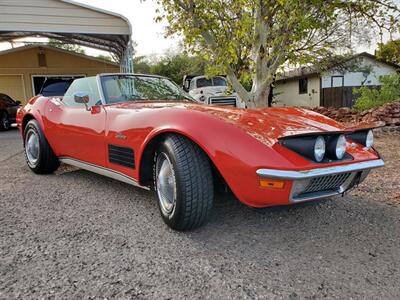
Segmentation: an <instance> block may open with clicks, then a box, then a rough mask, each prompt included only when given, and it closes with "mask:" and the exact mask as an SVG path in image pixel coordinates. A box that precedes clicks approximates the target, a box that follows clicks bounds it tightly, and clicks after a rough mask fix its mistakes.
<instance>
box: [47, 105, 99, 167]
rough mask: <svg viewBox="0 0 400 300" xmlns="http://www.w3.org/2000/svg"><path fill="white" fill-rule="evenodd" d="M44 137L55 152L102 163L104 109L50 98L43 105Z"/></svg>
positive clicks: (58, 154) (97, 163)
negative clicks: (64, 102)
mask: <svg viewBox="0 0 400 300" xmlns="http://www.w3.org/2000/svg"><path fill="white" fill-rule="evenodd" d="M45 122H47V124H45V126H46V128H47V138H48V140H49V142H50V144H51V145H52V147H53V148H54V149H53V150H54V151H55V152H56V155H57V156H59V157H61V156H67V157H72V158H75V159H79V160H82V161H84V162H89V163H93V164H96V165H100V166H105V164H106V159H105V151H106V150H105V141H104V139H105V123H106V112H105V110H104V109H103V108H102V107H101V106H93V107H92V111H87V110H86V109H85V107H81V106H77V107H72V106H65V105H64V104H62V103H61V102H60V101H57V100H56V99H51V100H50V101H49V102H48V105H47V107H46V120H45Z"/></svg>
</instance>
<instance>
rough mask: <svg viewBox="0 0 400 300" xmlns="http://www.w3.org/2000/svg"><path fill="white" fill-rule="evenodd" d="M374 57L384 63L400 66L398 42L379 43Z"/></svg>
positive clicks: (399, 43) (399, 44)
mask: <svg viewBox="0 0 400 300" xmlns="http://www.w3.org/2000/svg"><path fill="white" fill-rule="evenodd" d="M376 56H377V57H378V58H379V59H382V60H384V61H387V62H392V63H394V64H400V40H393V41H389V42H387V43H386V44H384V43H379V44H378V49H377V51H376Z"/></svg>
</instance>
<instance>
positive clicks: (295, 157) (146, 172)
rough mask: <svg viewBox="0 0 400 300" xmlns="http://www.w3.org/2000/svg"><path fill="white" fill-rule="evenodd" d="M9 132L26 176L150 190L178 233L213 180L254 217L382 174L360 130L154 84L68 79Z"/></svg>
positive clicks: (197, 220) (195, 215)
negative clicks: (15, 132)
mask: <svg viewBox="0 0 400 300" xmlns="http://www.w3.org/2000/svg"><path fill="white" fill-rule="evenodd" d="M17 123H18V126H19V128H20V130H21V133H22V136H23V141H24V146H25V155H26V160H27V164H28V166H29V168H30V169H31V170H32V171H33V172H35V173H38V174H47V173H52V172H54V171H55V170H57V168H58V167H59V165H60V162H62V163H66V164H70V165H74V166H77V167H79V168H82V169H86V170H89V171H92V172H95V173H98V174H101V175H105V176H109V177H111V178H114V179H117V180H120V181H123V182H126V183H129V184H132V185H135V186H139V187H143V188H146V189H154V190H155V191H156V194H157V197H158V204H159V208H160V213H161V216H162V218H163V220H164V221H165V223H166V224H168V225H169V226H170V227H171V228H173V229H177V230H187V229H192V228H195V227H198V226H200V225H201V224H203V223H204V221H205V220H206V219H207V215H209V213H210V210H211V207H212V203H213V198H214V186H215V184H216V182H217V179H220V180H221V181H223V182H225V183H226V184H227V186H228V187H229V188H230V189H231V190H232V192H233V193H234V194H235V196H236V197H237V198H238V199H239V200H240V201H241V202H243V203H245V204H246V205H249V206H251V207H256V208H261V207H267V206H274V205H287V204H294V203H299V202H303V201H309V200H314V199H320V198H323V197H329V196H333V195H338V194H343V193H344V192H346V191H348V190H349V189H351V188H353V187H355V186H356V185H358V184H359V183H360V182H362V181H363V180H364V179H365V177H366V176H367V174H368V173H369V171H370V170H371V169H373V168H376V167H380V166H383V165H384V162H383V161H382V159H381V158H380V156H379V154H378V153H377V151H376V150H375V149H374V148H373V145H372V144H373V134H372V130H371V129H370V128H368V127H365V126H364V127H361V128H346V127H344V126H343V125H341V124H338V123H337V122H335V121H333V120H331V119H329V118H327V117H324V116H322V115H320V114H317V113H314V112H312V111H309V110H305V109H299V108H289V107H286V108H265V109H240V108H227V107H219V106H205V105H202V104H196V103H195V102H194V101H192V99H191V98H190V97H189V96H188V95H187V94H185V93H184V92H183V91H182V90H181V89H179V88H178V87H177V86H176V85H175V84H174V83H172V82H171V81H170V80H168V79H167V78H164V77H159V76H150V75H139V74H102V75H98V76H96V77H87V78H82V79H76V80H75V81H74V82H73V83H72V84H71V86H70V87H69V89H68V90H67V92H66V94H65V95H64V96H63V97H61V96H60V97H57V96H55V97H43V96H37V97H34V98H32V99H31V100H30V101H29V103H28V104H27V105H26V106H24V107H23V108H21V109H20V110H19V112H18V115H17Z"/></svg>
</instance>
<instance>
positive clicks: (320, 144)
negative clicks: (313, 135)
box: [314, 136, 325, 162]
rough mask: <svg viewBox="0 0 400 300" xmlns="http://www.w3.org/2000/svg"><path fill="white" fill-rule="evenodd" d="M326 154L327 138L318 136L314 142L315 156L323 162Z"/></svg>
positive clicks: (318, 160)
mask: <svg viewBox="0 0 400 300" xmlns="http://www.w3.org/2000/svg"><path fill="white" fill-rule="evenodd" d="M324 155H325V139H324V138H323V137H322V136H319V137H317V139H316V140H315V144H314V158H315V160H316V161H317V162H321V161H322V160H323V159H324Z"/></svg>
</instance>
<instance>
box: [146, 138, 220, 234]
mask: <svg viewBox="0 0 400 300" xmlns="http://www.w3.org/2000/svg"><path fill="white" fill-rule="evenodd" d="M154 179H155V188H156V191H157V197H158V206H159V209H160V213H161V216H162V218H163V220H164V222H165V223H166V224H167V225H168V226H169V227H171V228H172V229H175V230H188V229H194V228H196V227H199V226H201V225H202V224H203V223H204V222H205V221H206V220H207V217H208V215H209V214H210V211H211V207H212V202H213V198H214V188H213V178H212V172H211V166H210V162H209V160H208V158H207V156H206V155H205V154H204V153H203V151H202V150H201V149H200V148H199V147H198V146H197V145H196V144H194V143H193V142H192V141H190V140H188V139H186V138H184V137H182V136H178V135H170V136H168V137H167V138H166V139H165V140H164V142H162V143H161V144H160V146H159V148H158V150H157V151H156V155H155V163H154Z"/></svg>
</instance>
